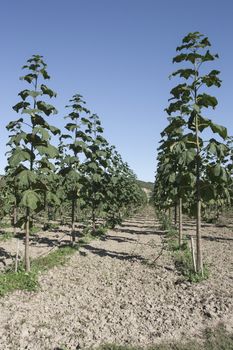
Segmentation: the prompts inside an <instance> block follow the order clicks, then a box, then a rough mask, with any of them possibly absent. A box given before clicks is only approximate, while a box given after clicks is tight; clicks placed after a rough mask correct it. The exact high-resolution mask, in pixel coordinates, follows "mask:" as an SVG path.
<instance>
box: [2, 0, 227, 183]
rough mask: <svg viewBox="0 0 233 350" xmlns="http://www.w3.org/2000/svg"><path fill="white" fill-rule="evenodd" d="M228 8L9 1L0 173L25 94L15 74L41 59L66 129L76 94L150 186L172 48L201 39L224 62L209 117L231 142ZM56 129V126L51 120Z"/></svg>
mask: <svg viewBox="0 0 233 350" xmlns="http://www.w3.org/2000/svg"><path fill="white" fill-rule="evenodd" d="M232 18H233V1H231V0H221V1H218V0H196V1H195V2H188V1H187V0H176V1H174V0H40V1H31V0H30V1H29V0H20V1H18V0H14V1H13V0H7V1H1V4H0V33H1V40H0V45H1V56H0V62H1V64H0V69H1V78H0V92H1V93H0V101H1V103H0V116H1V118H0V125H1V131H0V132H1V136H0V147H1V153H0V173H3V171H4V170H3V169H4V167H5V165H6V157H5V155H4V154H5V152H6V146H5V144H6V142H7V138H8V133H7V131H5V125H6V124H7V123H8V122H9V121H10V120H14V119H16V118H17V114H16V113H15V112H14V111H13V110H12V106H13V105H14V104H15V103H16V102H18V101H19V98H18V97H17V94H18V92H19V91H21V90H23V89H24V88H27V86H26V85H25V84H24V83H23V82H22V81H20V80H19V76H21V75H22V71H21V67H22V65H24V64H25V62H26V60H27V59H28V58H29V57H30V56H31V55H32V54H37V53H38V54H41V55H43V56H44V59H45V61H46V63H47V64H48V72H49V74H50V75H51V80H50V82H49V84H48V85H49V86H50V87H52V88H53V89H54V90H55V91H57V93H58V97H57V99H56V100H54V101H53V104H54V105H55V106H56V107H57V109H58V110H59V115H58V116H57V117H56V122H55V123H57V125H58V126H60V127H61V126H62V125H64V122H63V116H64V114H65V111H64V106H65V105H66V104H67V101H68V100H69V99H70V98H71V96H72V95H73V94H74V93H80V94H82V95H83V96H84V99H85V100H86V101H87V106H88V107H89V108H90V109H91V110H92V111H93V112H96V113H97V114H98V115H99V116H100V118H101V121H102V123H103V126H104V129H105V137H106V138H107V139H108V141H109V142H110V143H111V144H114V145H116V147H117V149H118V151H119V152H120V153H121V155H122V157H123V159H124V160H125V161H127V162H128V163H129V165H130V167H131V168H132V169H133V170H134V171H135V173H136V174H137V176H138V178H139V179H142V180H145V181H153V180H154V172H155V167H156V148H157V147H158V142H159V140H160V132H161V131H162V129H163V128H164V127H165V125H166V124H167V120H166V114H165V112H164V108H165V107H166V106H167V104H168V102H167V100H168V98H169V97H170V95H169V92H170V90H171V88H172V87H173V86H174V83H175V82H174V81H173V82H172V81H169V79H168V76H169V74H170V73H171V72H172V71H173V70H175V69H177V68H178V66H174V65H172V63H171V62H172V57H173V56H174V55H175V48H176V47H177V46H178V45H179V44H180V42H181V39H182V38H183V37H184V36H185V35H186V34H187V33H188V32H191V31H200V32H202V33H204V34H206V35H207V36H208V37H209V39H210V41H211V43H212V51H213V52H218V53H219V56H220V59H219V60H218V61H216V62H215V63H214V68H215V69H219V70H220V71H221V78H222V80H223V84H222V87H221V88H220V89H216V90H212V91H211V93H212V94H213V95H215V96H216V97H217V98H218V100H219V106H218V108H217V109H216V111H214V112H213V113H212V116H213V118H214V120H215V121H216V122H218V123H219V124H223V125H225V126H226V127H227V128H228V131H229V133H230V134H233V123H232V122H233V115H232V100H233V46H232V42H233V41H232V40H233V39H232V38H233V21H232ZM53 123H54V121H53Z"/></svg>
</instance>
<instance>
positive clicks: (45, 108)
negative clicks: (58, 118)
mask: <svg viewBox="0 0 233 350" xmlns="http://www.w3.org/2000/svg"><path fill="white" fill-rule="evenodd" d="M36 105H37V108H38V109H39V110H40V111H42V112H44V113H45V114H46V115H47V116H49V115H50V114H52V113H53V114H57V110H56V108H55V107H54V106H52V105H50V104H48V103H45V102H43V101H37V103H36Z"/></svg>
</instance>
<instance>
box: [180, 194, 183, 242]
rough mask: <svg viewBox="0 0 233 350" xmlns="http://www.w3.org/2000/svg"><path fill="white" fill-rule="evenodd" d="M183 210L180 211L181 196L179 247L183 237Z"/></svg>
mask: <svg viewBox="0 0 233 350" xmlns="http://www.w3.org/2000/svg"><path fill="white" fill-rule="evenodd" d="M182 214H183V212H182V198H179V247H181V245H182V239H183V215H182Z"/></svg>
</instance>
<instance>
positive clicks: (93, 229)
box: [92, 208, 96, 234]
mask: <svg viewBox="0 0 233 350" xmlns="http://www.w3.org/2000/svg"><path fill="white" fill-rule="evenodd" d="M92 232H93V234H95V232H96V217H95V208H92Z"/></svg>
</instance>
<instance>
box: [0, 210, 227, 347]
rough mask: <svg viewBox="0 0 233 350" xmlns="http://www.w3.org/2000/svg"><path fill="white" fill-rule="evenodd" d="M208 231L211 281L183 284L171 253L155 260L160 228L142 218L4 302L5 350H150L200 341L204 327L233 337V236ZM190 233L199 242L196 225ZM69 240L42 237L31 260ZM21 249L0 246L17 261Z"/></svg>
mask: <svg viewBox="0 0 233 350" xmlns="http://www.w3.org/2000/svg"><path fill="white" fill-rule="evenodd" d="M203 226H204V227H203V231H202V232H203V250H204V252H203V255H204V256H203V259H204V261H205V262H206V263H207V264H208V266H209V270H210V278H209V279H208V280H206V281H203V282H201V283H198V284H191V283H189V282H180V281H181V276H180V275H179V272H178V271H177V270H176V268H175V266H174V262H173V260H172V257H171V254H170V253H169V252H168V251H167V250H163V253H162V255H161V256H160V257H159V258H158V259H157V260H156V258H157V257H158V255H159V254H160V253H161V249H162V246H163V244H162V241H163V238H164V232H163V231H161V230H160V229H159V224H158V222H157V221H156V220H155V219H154V218H153V216H152V215H151V214H150V215H148V216H136V217H134V218H132V219H130V220H127V221H125V222H124V223H123V224H122V225H121V226H120V227H117V229H115V230H110V231H108V233H107V235H106V236H105V237H103V238H102V239H100V240H96V241H93V242H92V243H90V244H87V245H86V246H85V247H83V248H81V250H80V252H77V253H75V254H74V255H73V256H72V258H71V259H70V260H69V262H68V263H67V264H66V265H65V266H62V267H59V268H54V269H52V270H50V271H49V272H47V273H45V274H42V275H41V276H40V285H41V288H40V290H39V291H38V292H34V293H31V292H30V293H29V292H23V291H16V292H14V293H13V294H10V295H8V296H6V297H4V298H1V299H0V349H4V350H5V349H6V350H8V349H9V350H16V349H17V350H18V349H19V350H21V349H28V350H52V349H59V348H60V349H69V350H75V349H87V348H89V347H91V346H94V347H96V346H98V345H100V344H104V343H116V344H130V345H140V346H142V347H146V346H149V345H152V344H157V343H159V342H162V341H168V340H180V339H181V338H182V339H183V340H185V339H189V340H190V338H192V337H195V338H198V337H199V336H200V334H201V331H202V330H203V328H205V327H207V326H215V325H217V324H218V323H219V322H223V323H224V324H225V325H226V327H227V329H228V330H229V331H233V299H232V291H233V288H232V287H233V275H232V271H233V254H232V248H233V229H232V226H231V225H228V226H227V227H226V226H224V227H223V225H222V226H221V227H217V226H215V225H210V224H209V225H207V224H206V225H203ZM184 229H185V233H187V235H189V236H190V235H195V227H194V223H193V222H192V221H188V222H186V224H185V228H184ZM67 234H68V232H64V228H61V230H60V232H58V231H57V232H51V233H50V235H48V234H47V233H42V234H38V237H37V241H36V240H35V241H34V242H33V241H32V243H33V244H32V248H31V252H32V255H33V256H38V255H40V254H42V253H45V252H46V251H48V250H49V249H51V247H52V246H53V244H58V243H56V242H58V241H59V240H61V239H64V240H69V236H68V235H67ZM51 240H53V242H51ZM34 243H35V244H34ZM21 244H22V243H21ZM16 245H17V242H16V241H15V239H12V240H11V241H7V242H1V243H0V246H1V248H0V249H1V250H2V251H4V252H6V253H7V254H9V255H10V256H14V254H15V249H16ZM21 249H22V246H21ZM7 259H8V258H5V264H6V260H7ZM9 260H10V258H9ZM154 261H155V263H154V264H152V265H151V263H153V262H154Z"/></svg>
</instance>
